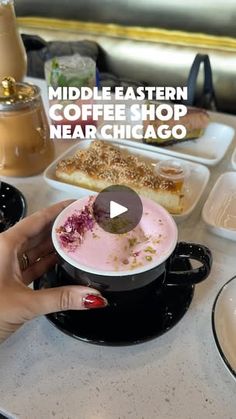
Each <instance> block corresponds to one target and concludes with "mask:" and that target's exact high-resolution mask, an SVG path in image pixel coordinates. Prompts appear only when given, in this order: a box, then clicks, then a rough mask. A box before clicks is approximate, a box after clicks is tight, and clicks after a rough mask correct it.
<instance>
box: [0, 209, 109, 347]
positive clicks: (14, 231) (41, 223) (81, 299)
mask: <svg viewBox="0 0 236 419" xmlns="http://www.w3.org/2000/svg"><path fill="white" fill-rule="evenodd" d="M70 203H71V201H65V202H61V203H59V204H56V205H54V206H52V207H50V208H47V209H43V210H42V211H38V212H36V213H35V214H33V215H31V216H29V217H27V218H25V219H24V220H22V221H20V222H19V223H17V224H16V225H15V226H14V227H12V228H10V229H9V230H7V231H6V232H4V233H2V234H0V342H1V341H3V340H4V339H6V338H7V337H8V336H9V335H10V334H11V333H13V332H14V331H15V330H17V329H18V328H19V327H20V326H21V325H23V324H24V323H25V322H26V321H28V320H31V319H33V318H34V317H36V316H39V315H43V314H48V313H53V312H57V311H62V310H77V309H78V310H80V309H81V310H83V309H89V308H99V307H105V306H106V305H107V301H106V300H105V299H104V298H103V297H102V296H101V294H100V293H99V291H97V290H95V289H92V288H87V287H82V286H66V287H58V288H51V289H42V290H39V291H33V290H32V289H31V288H29V287H28V285H29V284H30V283H31V282H32V281H34V280H35V279H37V278H39V277H40V276H41V275H43V274H44V273H45V272H46V271H47V270H49V269H50V268H51V267H53V266H54V265H55V263H56V262H57V261H58V260H57V257H56V255H55V253H54V251H53V245H52V241H51V226H52V223H53V221H54V219H55V218H56V216H57V215H58V214H59V213H60V212H61V211H62V210H63V209H64V208H65V207H66V206H67V205H69V204H70Z"/></svg>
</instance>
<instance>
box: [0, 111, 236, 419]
mask: <svg viewBox="0 0 236 419" xmlns="http://www.w3.org/2000/svg"><path fill="white" fill-rule="evenodd" d="M213 119H214V120H215V121H217V122H223V123H226V124H229V125H231V126H233V127H234V128H235V129H236V117H233V116H229V115H227V116H226V115H220V114H215V115H213ZM222 141H224V139H223V138H222ZM69 144H70V143H69V142H60V141H58V142H57V143H56V149H57V154H60V153H61V152H62V151H63V150H65V148H66V147H68V145H69ZM235 146H236V141H235V140H234V143H233V144H232V146H231V148H230V150H229V151H228V153H227V155H226V158H225V159H224V161H223V162H222V163H220V164H219V165H218V166H216V167H215V168H212V169H211V178H210V182H209V185H208V187H207V190H206V192H205V194H204V197H203V200H202V202H201V204H202V203H203V201H204V199H206V197H207V196H208V194H209V191H210V189H211V188H212V186H213V184H214V183H215V180H216V179H217V177H218V176H219V175H220V174H221V173H222V172H224V171H227V170H232V168H231V164H230V158H231V155H232V152H233V149H234V147H235ZM7 182H8V183H11V184H13V185H16V186H17V187H18V188H19V189H20V190H21V191H22V192H23V193H24V195H25V197H26V199H27V202H28V213H29V214H30V213H32V212H33V211H35V210H37V209H39V208H42V207H45V206H48V205H50V204H53V203H55V202H57V201H60V200H62V199H66V198H70V196H68V195H67V194H66V193H63V192H58V191H56V190H53V189H51V188H50V187H49V186H48V185H46V184H45V183H44V180H43V178H42V176H36V177H32V178H27V179H23V178H21V179H19V178H18V179H14V178H8V179H7ZM201 204H200V205H199V206H198V207H197V209H196V210H195V211H194V213H193V214H192V215H191V217H190V218H189V219H187V220H186V221H185V222H184V223H182V224H180V225H179V239H180V240H185V241H194V242H198V243H202V244H205V245H206V246H208V247H209V248H210V249H211V250H212V253H213V257H214V264H213V268H212V272H211V274H210V276H209V278H208V279H207V280H206V281H204V282H202V283H201V284H199V285H197V286H196V289H195V294H194V298H193V301H192V304H191V306H190V308H189V310H188V311H187V313H186V315H185V316H184V317H183V318H182V320H181V321H180V322H179V323H178V324H177V325H176V326H175V327H174V328H173V329H171V330H170V331H168V332H167V333H165V334H164V335H162V336H161V337H159V338H157V339H154V340H152V341H149V342H146V343H143V344H139V345H136V346H127V347H105V346H96V345H91V344H89V343H85V342H81V341H78V340H75V339H73V338H71V337H69V336H67V335H65V334H63V333H61V332H60V331H59V330H57V329H56V328H55V327H53V326H52V325H51V324H50V323H49V322H48V320H47V319H46V318H45V317H41V318H38V319H36V320H34V321H32V322H30V323H28V324H26V325H25V326H24V327H22V328H21V329H20V330H19V331H18V332H17V333H16V334H15V335H13V336H11V337H10V338H9V339H8V340H7V341H6V342H4V343H3V344H2V345H1V346H0V377H1V378H0V408H2V409H4V410H5V411H7V412H9V413H11V415H12V416H15V417H17V418H21V419H41V418H42V419H45V418H47V419H50V418H56V419H75V418H79V419H118V418H120V419H135V418H137V419H141V418H144V419H155V418H160V419H176V418H180V419H199V418H204V419H206V418H217V419H218V418H219V419H223V418H224V419H233V418H235V411H236V398H235V381H234V379H233V378H232V376H231V375H230V373H229V372H228V370H227V369H226V368H225V366H224V365H223V363H222V360H221V358H220V356H219V354H218V352H217V349H216V346H215V343H214V339H213V334H212V329H211V311H212V305H213V302H214V299H215V297H216V295H217V293H218V291H219V289H220V288H221V286H222V285H223V284H224V283H225V282H226V281H227V280H229V279H230V278H231V277H232V276H233V275H235V273H236V262H235V249H236V244H235V242H231V241H228V240H226V239H222V238H220V237H217V236H214V235H212V234H211V233H210V232H208V231H207V230H206V228H205V226H204V224H203V222H202V220H201V207H202V205H201ZM0 410H1V409H0Z"/></svg>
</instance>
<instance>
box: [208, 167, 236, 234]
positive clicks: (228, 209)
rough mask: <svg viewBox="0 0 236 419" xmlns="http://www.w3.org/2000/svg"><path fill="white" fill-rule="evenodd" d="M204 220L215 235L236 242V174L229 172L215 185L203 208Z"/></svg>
mask: <svg viewBox="0 0 236 419" xmlns="http://www.w3.org/2000/svg"><path fill="white" fill-rule="evenodd" d="M202 218H203V220H204V222H205V223H206V225H207V226H208V228H209V229H210V230H211V231H212V232H213V233H215V234H217V235H219V236H221V237H224V238H227V239H230V240H236V173H235V172H227V173H223V175H221V176H220V177H219V178H218V180H217V182H216V183H215V185H214V187H213V189H212V190H211V193H210V195H209V197H208V199H207V201H206V203H205V205H204V207H203V211H202Z"/></svg>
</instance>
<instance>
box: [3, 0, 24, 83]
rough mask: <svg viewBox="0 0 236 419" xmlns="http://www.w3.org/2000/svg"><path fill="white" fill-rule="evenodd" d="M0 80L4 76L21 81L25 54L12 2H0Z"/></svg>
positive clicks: (10, 0)
mask: <svg viewBox="0 0 236 419" xmlns="http://www.w3.org/2000/svg"><path fill="white" fill-rule="evenodd" d="M0 57H1V59H0V80H2V79H3V78H4V77H6V76H11V77H14V79H15V80H16V81H22V79H23V78H24V76H25V75H26V67H27V60H26V52H25V48H24V45H23V42H22V39H21V36H20V34H19V32H18V28H17V23H16V16H15V10H14V2H13V0H0Z"/></svg>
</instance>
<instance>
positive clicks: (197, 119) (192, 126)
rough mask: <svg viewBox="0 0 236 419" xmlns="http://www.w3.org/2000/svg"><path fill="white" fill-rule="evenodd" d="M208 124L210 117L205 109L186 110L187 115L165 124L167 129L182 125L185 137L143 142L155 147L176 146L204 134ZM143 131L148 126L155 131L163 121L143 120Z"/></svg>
mask: <svg viewBox="0 0 236 419" xmlns="http://www.w3.org/2000/svg"><path fill="white" fill-rule="evenodd" d="M209 122H210V116H209V114H208V113H207V111H206V110H205V109H197V108H191V107H189V108H188V113H187V114H186V115H185V116H182V117H181V118H180V119H179V120H178V121H176V120H175V119H170V120H169V121H167V122H166V123H167V124H168V125H169V129H172V128H173V127H174V126H175V125H177V124H178V125H179V124H180V125H183V126H184V127H185V128H186V130H187V135H186V137H185V138H183V139H176V138H174V137H172V136H171V137H170V138H168V139H163V138H159V137H158V136H157V138H145V139H144V140H143V141H144V142H145V143H147V144H152V145H157V146H161V147H165V146H168V145H172V144H177V143H180V142H183V141H189V140H195V139H197V138H199V137H201V136H202V135H203V134H204V131H205V129H206V127H207V125H208V124H209ZM143 125H144V131H146V130H147V127H148V125H152V126H153V127H154V128H155V130H157V129H158V127H159V126H161V125H163V121H161V120H159V119H155V120H154V121H150V120H145V121H143Z"/></svg>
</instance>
